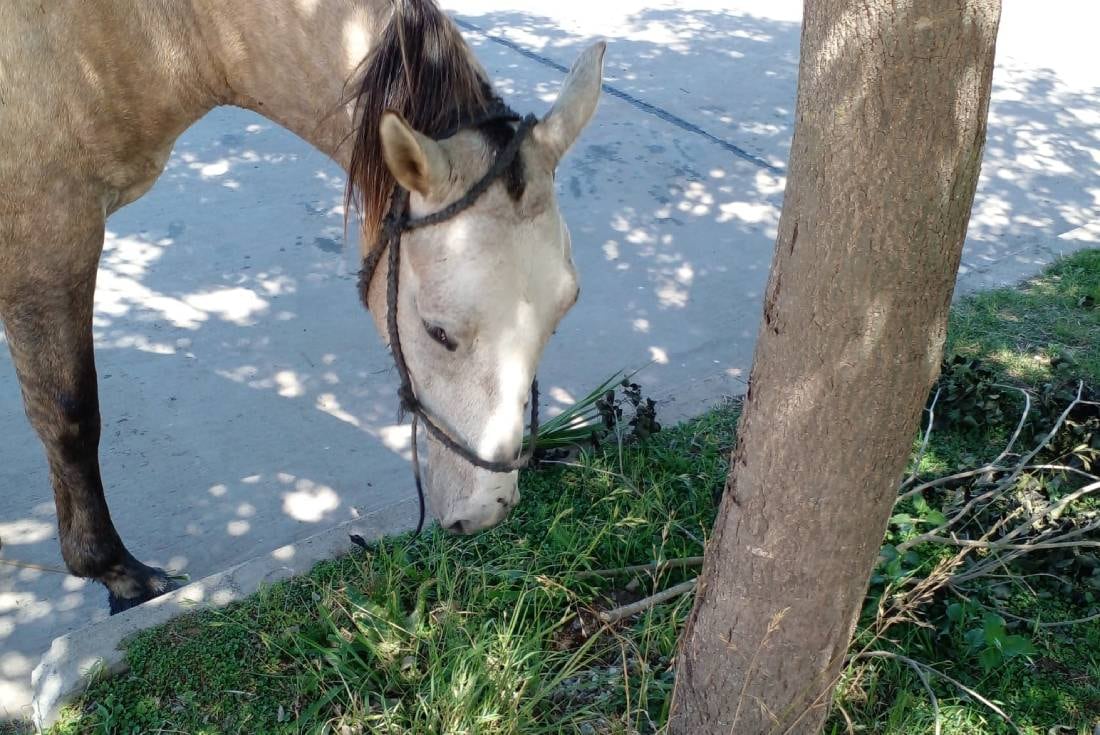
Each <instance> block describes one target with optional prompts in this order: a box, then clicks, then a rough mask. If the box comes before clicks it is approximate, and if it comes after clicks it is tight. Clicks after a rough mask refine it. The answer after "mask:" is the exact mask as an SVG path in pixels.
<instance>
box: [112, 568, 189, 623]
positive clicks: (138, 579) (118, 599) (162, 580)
mask: <svg viewBox="0 0 1100 735" xmlns="http://www.w3.org/2000/svg"><path fill="white" fill-rule="evenodd" d="M130 575H131V580H132V581H133V583H134V585H133V586H134V587H135V588H136V590H137V594H136V595H134V596H131V597H122V596H119V595H117V594H115V592H114V591H113V590H111V589H110V588H108V589H107V603H108V604H109V605H110V607H111V614H112V615H115V614H117V613H120V612H123V611H124V610H129V609H130V608H132V607H137V606H138V605H140V604H142V603H143V602H148V601H149V600H151V599H153V598H154V597H160V596H161V595H163V594H164V593H166V592H171V591H172V590H175V589H179V588H180V584H179V583H178V582H176V581H175V580H173V579H171V578H170V577H169V576H168V573H167V572H165V571H164V570H163V569H157V568H156V567H147V566H145V565H144V564H141V565H140V568H139V569H136V570H132V571H131V572H130Z"/></svg>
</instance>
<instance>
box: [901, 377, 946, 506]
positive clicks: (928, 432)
mask: <svg viewBox="0 0 1100 735" xmlns="http://www.w3.org/2000/svg"><path fill="white" fill-rule="evenodd" d="M942 391H943V388H942V387H940V388H936V395H934V396H932V405H930V406H929V407H928V408H927V409H926V410H927V411H928V426H927V428H925V430H924V439H922V440H921V444H920V451H919V452H917V459H916V461H915V462H913V472H912V474H910V475H909V477H907V478H906V479H905V482H903V483H901V487H900V488H898V489H899V490H901V489H903V488H904V487H905V486H906V485H908V484H909V483H911V482H912V481H913V480H915V479H917V473H919V472H920V463H921V460H922V459H924V453H925V452H926V451H927V450H928V440H929V439H931V438H932V424H933V423H934V422H935V420H936V401H938V400H940V393H941V392H942Z"/></svg>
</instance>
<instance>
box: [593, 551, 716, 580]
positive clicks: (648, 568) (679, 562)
mask: <svg viewBox="0 0 1100 735" xmlns="http://www.w3.org/2000/svg"><path fill="white" fill-rule="evenodd" d="M702 563H703V557H701V556H688V557H684V558H683V559H667V560H665V561H655V562H652V563H650V564H635V565H633V566H629V567H619V568H618V569H592V570H586V571H581V572H577V573H576V574H574V575H573V579H589V578H591V577H620V576H623V575H626V574H637V573H638V572H654V573H660V572H663V571H665V570H666V569H685V568H688V567H697V566H700V565H701V564H702Z"/></svg>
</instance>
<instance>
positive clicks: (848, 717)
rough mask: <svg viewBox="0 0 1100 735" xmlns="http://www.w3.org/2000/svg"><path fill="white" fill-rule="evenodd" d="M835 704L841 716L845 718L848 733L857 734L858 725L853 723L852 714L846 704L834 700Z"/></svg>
mask: <svg viewBox="0 0 1100 735" xmlns="http://www.w3.org/2000/svg"><path fill="white" fill-rule="evenodd" d="M833 706H835V707H836V709H837V711H838V712H840V714H841V716H842V717H843V718H844V726H845V727H847V728H848V735H856V727H855V725H854V724H853V723H852V716H851V715H849V714H848V710H846V709H844V705H842V704H841V703H840V702H833Z"/></svg>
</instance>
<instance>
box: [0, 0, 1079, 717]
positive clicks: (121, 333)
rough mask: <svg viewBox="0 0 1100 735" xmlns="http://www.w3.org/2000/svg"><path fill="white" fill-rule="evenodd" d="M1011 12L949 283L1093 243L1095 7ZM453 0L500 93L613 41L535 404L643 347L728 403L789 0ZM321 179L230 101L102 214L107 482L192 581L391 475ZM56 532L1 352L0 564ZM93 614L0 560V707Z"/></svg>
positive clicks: (772, 209)
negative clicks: (141, 188)
mask: <svg viewBox="0 0 1100 735" xmlns="http://www.w3.org/2000/svg"><path fill="white" fill-rule="evenodd" d="M1006 6H1007V7H1006V10H1005V16H1004V22H1003V26H1002V33H1001V41H1000V44H999V50H998V64H997V73H996V77H995V89H994V99H993V105H992V112H991V119H990V129H989V143H988V147H987V155H986V160H985V165H984V170H983V177H982V182H981V186H980V191H979V197H978V201H977V204H976V206H975V210H974V215H973V218H972V221H971V227H970V235H969V240H968V243H967V249H966V252H965V255H964V258H963V269H962V273H961V276H960V290H968V289H973V288H979V287H985V286H989V285H994V284H1001V283H1011V282H1015V281H1017V280H1019V279H1020V278H1021V277H1023V276H1026V275H1027V274H1029V273H1032V272H1034V271H1035V270H1037V269H1038V268H1039V267H1041V265H1042V264H1044V263H1046V262H1049V260H1050V259H1051V258H1052V257H1053V256H1054V255H1055V254H1056V253H1058V252H1062V251H1064V250H1068V249H1072V248H1075V247H1083V246H1089V245H1092V246H1097V245H1100V183H1098V182H1100V112H1098V111H1100V67H1098V66H1097V65H1096V64H1095V55H1094V54H1095V48H1094V41H1093V39H1092V38H1091V37H1087V35H1086V34H1090V35H1091V29H1092V28H1095V24H1096V21H1097V20H1100V17H1098V16H1100V12H1098V11H1097V10H1093V9H1092V3H1090V2H1088V1H1087V0H1080V2H1070V1H1068V0H1063V1H1062V2H1058V1H1057V0H1055V1H1053V2H1048V3H1042V4H1034V3H1027V2H1023V1H1022V0H1008V2H1007V3H1006ZM448 7H450V8H451V9H452V10H454V11H455V13H456V17H457V18H458V19H459V20H460V21H462V23H463V26H464V29H465V30H466V31H467V35H468V38H469V39H470V41H471V42H472V43H473V44H474V46H475V48H476V49H477V51H478V54H479V56H480V58H481V59H482V60H483V62H484V63H485V64H486V66H487V67H488V68H489V70H490V71H491V73H492V74H493V76H494V78H495V79H496V80H497V82H498V84H499V86H500V88H501V90H502V91H503V92H504V93H505V94H506V97H507V99H508V100H509V102H511V103H512V104H513V106H515V107H516V108H517V109H519V110H521V111H527V110H534V111H544V110H545V109H547V107H548V103H549V102H550V101H551V100H552V99H553V96H554V94H555V92H556V89H557V85H558V83H559V82H560V80H561V78H562V74H561V72H560V67H561V66H568V65H569V64H570V63H571V62H572V60H573V59H574V57H575V56H576V55H577V53H579V51H580V50H581V49H582V48H583V47H584V46H585V44H586V42H587V41H588V40H590V39H591V38H592V37H594V36H603V37H605V38H607V39H608V40H609V42H610V45H609V49H608V54H607V82H608V84H609V85H610V87H611V91H610V92H609V93H608V94H607V95H605V98H604V100H603V103H602V105H601V108H600V110H599V113H598V116H597V119H596V120H595V122H594V124H593V126H592V127H591V128H590V129H589V130H588V131H587V132H586V134H585V136H584V137H583V138H582V140H581V142H580V143H579V144H578V146H577V149H576V150H575V151H573V153H572V154H571V155H570V156H569V157H568V159H567V160H566V161H565V163H564V164H563V167H562V169H561V171H560V172H559V175H558V182H559V195H560V197H561V202H562V207H563V209H564V211H565V213H566V216H567V219H568V220H569V222H570V226H571V229H572V232H573V238H574V243H575V245H574V249H575V256H576V259H577V261H578V266H579V269H580V272H581V277H582V282H583V294H582V297H581V300H580V303H579V304H578V305H577V307H576V308H575V309H574V310H573V312H571V314H570V315H569V316H568V317H567V319H566V321H565V322H564V323H563V324H562V326H561V328H560V329H559V330H558V335H557V336H556V337H555V338H554V340H553V342H552V343H551V346H550V348H549V350H548V352H547V355H546V358H545V361H544V364H543V366H542V368H541V370H540V374H541V379H542V383H543V386H544V392H545V393H546V394H547V400H548V402H549V403H550V406H551V408H553V407H555V406H556V407H560V406H562V405H564V404H566V403H568V402H569V400H570V398H571V396H575V395H578V394H583V393H584V392H586V391H587V389H589V388H591V387H592V386H594V385H595V384H597V383H598V382H600V381H602V380H603V379H604V378H605V377H607V375H608V374H610V373H612V372H614V371H616V370H619V369H622V368H635V367H640V366H643V365H646V364H650V366H649V367H648V368H646V370H645V371H644V372H643V373H642V374H641V376H639V377H640V378H641V382H643V383H645V384H646V385H647V389H648V390H649V391H651V392H652V393H653V394H655V395H658V396H661V397H663V398H665V400H664V401H663V402H662V411H663V414H664V417H665V419H666V420H675V419H676V418H680V417H683V416H685V415H690V414H693V413H697V412H699V411H700V410H702V409H704V408H705V407H706V406H707V405H709V404H711V403H713V402H714V401H715V400H717V399H719V398H720V397H721V396H723V395H726V394H731V393H738V392H740V391H741V390H742V389H743V387H744V383H743V379H744V377H746V376H747V373H748V368H749V363H750V360H751V357H752V346H753V338H754V336H755V333H756V329H757V319H758V315H759V308H760V299H761V293H762V290H763V286H764V281H765V278H766V275H767V269H768V266H769V263H770V259H771V248H772V243H773V239H774V237H775V228H776V224H777V221H778V217H779V210H780V206H781V199H782V192H783V186H784V182H785V179H784V173H783V172H784V169H785V165H786V156H787V149H788V146H789V144H790V136H791V126H792V122H793V110H794V96H795V85H796V72H797V65H798V41H799V26H798V18H799V12H800V7H801V3H800V2H779V1H777V0H760V1H759V2H748V1H743V2H718V1H717V0H695V2H683V3H672V2H641V1H638V0H632V1H630V2H625V1H624V2H615V3H596V2H590V1H589V2H585V3H581V2H577V1H575V0H559V2H555V3H545V2H538V3H536V2H533V1H532V0H527V1H526V2H521V1H520V0H453V1H452V2H450V3H448ZM731 7H735V8H736V10H730V9H729V8H731ZM1086 14H1087V15H1091V16H1092V17H1091V20H1090V19H1089V18H1086V17H1084V16H1085V15H1086ZM342 195H343V177H342V175H341V173H340V172H339V171H338V170H337V169H336V168H335V167H334V166H332V165H331V164H330V163H328V162H327V161H326V160H325V159H324V158H323V157H322V156H321V155H320V154H318V153H316V152H314V151H313V150H311V149H310V148H309V147H308V146H307V145H306V144H304V143H303V142H301V141H299V140H298V139H296V138H294V137H293V136H292V135H291V134H290V133H287V132H284V131H283V130H281V129H279V128H278V127H276V126H275V125H273V124H271V123H269V122H267V121H266V120H264V119H262V118H259V117H256V116H254V115H252V114H250V113H245V112H242V111H240V110H234V109H225V110H219V111H217V112H215V113H213V114H211V115H210V116H209V117H207V118H206V119H204V120H202V121H201V122H200V123H199V124H197V125H196V126H195V127H194V128H192V129H191V130H190V131H188V132H187V133H186V134H185V135H184V136H183V138H181V140H180V142H179V145H178V146H177V147H176V150H175V153H174V155H173V156H172V159H171V161H170V163H169V165H168V170H167V171H166V172H165V174H164V176H163V177H162V179H161V180H160V182H159V183H158V184H157V186H156V187H155V188H154V189H153V190H152V191H151V192H150V193H149V194H148V195H147V196H146V197H145V198H144V199H142V200H140V201H139V202H137V203H136V204H134V205H131V206H130V207H128V208H126V209H125V210H123V211H121V212H120V213H118V214H117V215H116V216H115V217H114V218H112V219H111V221H110V222H109V226H108V230H109V234H108V238H107V246H106V252H105V255H104V258H103V264H102V268H101V270H100V276H99V278H100V280H99V291H98V300H97V309H96V322H95V324H96V341H97V346H98V368H99V375H100V389H101V398H102V404H103V414H104V434H103V437H104V438H103V445H104V448H103V466H104V478H105V480H106V482H107V484H108V487H109V498H110V500H111V506H112V512H113V514H114V517H115V520H116V523H117V525H118V527H119V529H120V531H121V533H122V535H123V537H124V538H125V539H126V541H127V543H128V545H129V546H130V548H131V549H133V550H134V552H135V553H137V554H138V555H139V556H140V557H141V558H142V559H144V560H145V561H147V562H150V563H154V564H157V565H161V566H165V567H169V568H172V569H175V570H178V571H183V572H187V573H189V574H190V575H191V576H192V577H193V578H198V577H202V576H204V575H207V574H210V573H212V572H215V571H218V570H220V569H224V568H226V567H228V566H230V565H232V564H235V563H237V562H240V561H242V560H244V559H246V558H249V557H251V556H254V555H257V554H262V553H265V552H268V551H270V550H272V549H274V548H276V547H279V546H282V545H284V544H289V543H293V542H295V541H296V540H299V539H301V538H303V537H305V536H307V535H310V534H312V533H315V532H316V531H318V530H321V529H323V528H325V527H327V526H329V525H332V524H334V523H337V522H339V521H343V520H346V519H348V518H352V517H354V516H355V515H356V514H363V513H367V512H369V511H371V510H373V509H378V508H381V507H385V506H387V505H389V504H392V503H393V502H396V501H398V500H401V499H404V498H406V497H408V495H409V494H410V493H411V492H412V488H411V485H410V480H409V477H408V467H407V464H406V462H405V453H406V452H407V449H408V446H407V444H408V436H407V430H402V429H401V428H400V427H398V426H397V425H396V402H395V399H394V391H395V388H396V380H395V376H394V374H393V371H392V369H391V367H390V360H389V357H388V355H387V353H386V351H385V350H384V349H383V348H382V346H381V342H380V340H379V339H378V337H377V335H376V334H375V333H374V329H373V326H372V325H371V324H370V323H369V322H368V320H367V318H366V317H365V315H364V314H363V313H362V311H361V309H360V307H359V304H358V301H357V297H356V289H355V272H356V270H357V269H358V263H357V262H356V258H355V254H356V253H357V245H356V244H355V243H354V242H349V243H347V244H346V245H345V243H344V228H343V210H342V208H341V206H340V205H341V202H342ZM352 234H354V233H352ZM0 340H2V336H0ZM517 512H519V513H522V512H523V508H522V505H521V506H520V507H519V508H518V509H517ZM54 522H55V521H54V510H53V504H52V500H51V495H50V490H49V482H48V479H47V476H46V471H45V462H44V459H43V455H42V451H41V449H40V447H39V445H38V443H37V440H36V439H35V438H34V436H33V434H32V433H31V430H30V428H29V427H28V426H27V424H26V421H25V419H24V417H23V411H22V407H21V404H20V400H19V390H18V385H17V382H16V379H15V375H14V371H13V369H12V366H11V362H10V360H9V359H8V356H7V353H6V350H5V351H4V352H3V356H2V357H0V538H2V540H3V550H2V552H0V558H4V559H18V560H19V561H21V562H27V563H31V564H37V565H44V566H49V567H58V566H61V563H62V562H61V559H60V554H59V552H58V549H57V542H56V529H55V525H54ZM106 611H107V606H106V600H105V593H104V592H103V591H102V590H101V589H100V588H97V587H94V586H91V585H88V584H85V583H84V582H82V581H80V580H77V579H74V578H69V577H66V576H63V575H59V574H55V573H51V572H45V571H39V570H35V569H28V568H19V567H12V566H7V565H0V711H2V710H3V709H6V710H7V711H8V712H12V713H15V712H18V711H20V710H21V708H22V707H23V706H24V705H26V704H27V702H28V701H29V697H30V671H31V669H32V668H33V667H34V665H35V664H36V663H37V660H38V657H39V655H40V654H41V653H42V652H43V651H44V650H45V649H46V648H47V647H48V645H49V642H50V640H51V639H53V638H54V637H55V636H57V635H60V634H62V633H65V632H68V631H70V630H72V629H74V628H76V627H79V626H81V625H84V624H86V623H88V622H90V621H93V620H97V619H100V618H102V617H105V616H106Z"/></svg>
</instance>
